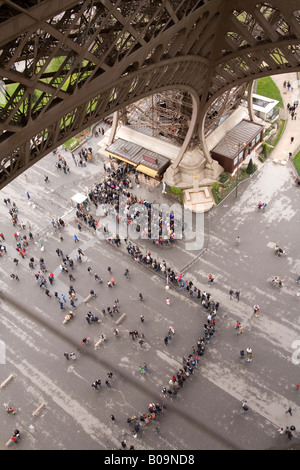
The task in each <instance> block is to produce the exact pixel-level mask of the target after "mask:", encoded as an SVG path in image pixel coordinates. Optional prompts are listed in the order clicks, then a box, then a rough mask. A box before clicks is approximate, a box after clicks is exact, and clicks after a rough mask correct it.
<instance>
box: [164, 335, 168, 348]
mask: <svg viewBox="0 0 300 470" xmlns="http://www.w3.org/2000/svg"><path fill="white" fill-rule="evenodd" d="M168 342H169V338H168V336H165V338H164V343H165V345H166V346H168Z"/></svg>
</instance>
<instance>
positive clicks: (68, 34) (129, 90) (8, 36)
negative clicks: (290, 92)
mask: <svg viewBox="0 0 300 470" xmlns="http://www.w3.org/2000/svg"><path fill="white" fill-rule="evenodd" d="M299 59H300V0H288V1H286V0H271V1H268V2H259V1H258V0H200V1H196V0H22V1H21V0H0V79H1V82H0V188H1V187H4V186H5V185H6V184H8V183H9V182H10V181H12V180H13V179H14V178H15V177H16V176H18V175H19V174H21V173H22V172H23V171H25V170H26V169H27V168H28V167H30V166H31V165H33V164H34V163H35V162H37V161H38V160H40V159H41V158H42V157H44V156H45V155H46V154H48V153H49V152H50V151H51V150H53V149H54V148H56V147H57V146H59V145H60V144H62V143H64V142H65V141H66V140H68V139H69V138H71V137H72V136H74V135H76V134H77V133H79V132H80V131H81V130H83V129H85V128H86V127H88V126H90V125H92V124H94V123H96V122H98V121H99V120H100V119H101V118H103V117H105V116H107V115H108V114H111V113H113V112H115V111H118V110H120V109H122V108H125V107H126V106H128V105H129V104H132V103H134V102H136V101H138V100H139V99H141V98H143V97H146V96H149V95H152V94H155V93H158V92H159V93H161V92H164V91H166V90H175V89H176V90H182V91H183V92H187V93H189V94H190V96H191V100H192V109H193V111H192V117H191V121H190V127H189V129H188V131H187V134H186V137H185V140H184V142H183V145H182V147H181V149H180V151H179V153H178V157H177V159H176V161H175V162H174V163H173V167H174V168H175V167H176V166H178V164H179V163H180V160H181V158H182V156H183V154H184V152H185V150H186V148H187V146H188V144H189V142H190V140H191V138H192V136H193V135H195V133H198V135H199V138H200V141H201V144H202V149H203V152H204V155H205V157H206V159H207V162H208V164H209V163H211V160H210V159H211V157H210V155H209V152H208V150H207V148H206V144H205V132H206V130H207V129H208V127H209V125H211V123H212V122H213V121H214V120H215V119H220V116H221V115H222V113H224V112H227V111H228V108H229V107H231V106H236V104H237V101H238V100H239V99H241V97H242V95H243V93H241V90H243V89H244V87H245V86H246V84H251V83H252V82H253V80H255V79H257V78H260V77H263V76H268V75H273V74H278V73H283V72H295V71H299V70H300V62H299Z"/></svg>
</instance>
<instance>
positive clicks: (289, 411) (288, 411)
mask: <svg viewBox="0 0 300 470" xmlns="http://www.w3.org/2000/svg"><path fill="white" fill-rule="evenodd" d="M285 413H289V414H290V415H291V416H293V413H292V408H291V407H290V406H289V407H288V409H287V410H286V412H285Z"/></svg>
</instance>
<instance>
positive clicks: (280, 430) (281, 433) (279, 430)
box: [277, 428, 284, 436]
mask: <svg viewBox="0 0 300 470" xmlns="http://www.w3.org/2000/svg"><path fill="white" fill-rule="evenodd" d="M277 432H278V433H279V434H280V435H281V436H282V435H283V433H284V429H283V428H279V429H278V430H277Z"/></svg>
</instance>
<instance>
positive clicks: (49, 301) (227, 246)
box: [0, 136, 300, 450]
mask: <svg viewBox="0 0 300 470" xmlns="http://www.w3.org/2000/svg"><path fill="white" fill-rule="evenodd" d="M284 138H286V139H288V136H287V137H284ZM284 138H283V139H284ZM282 142H283V140H282ZM91 145H92V146H93V148H94V149H96V146H97V141H96V139H94V138H93V139H92V141H91ZM61 153H62V155H64V156H65V157H66V159H67V160H68V163H69V166H70V169H71V173H70V174H69V175H64V174H62V173H61V172H58V171H57V170H56V169H55V161H56V157H55V156H54V155H49V156H47V157H46V158H45V159H43V161H41V162H40V163H39V164H38V165H36V166H34V167H32V168H31V169H30V170H29V171H28V172H27V179H26V178H25V177H24V176H20V177H19V178H18V179H17V180H15V181H14V182H13V183H12V184H11V185H10V186H9V187H6V188H4V190H3V191H2V199H4V197H10V198H11V200H13V201H15V202H16V204H17V206H18V208H19V211H20V216H19V218H20V221H24V222H26V223H27V221H28V222H29V223H30V225H31V227H32V232H33V234H34V242H30V246H29V248H28V256H29V254H30V255H33V256H34V257H35V258H36V259H38V258H39V257H40V256H43V257H44V258H45V261H46V265H47V268H48V271H54V272H55V273H56V280H55V283H54V285H53V286H52V287H51V292H52V293H53V291H54V290H55V289H57V290H58V291H59V293H62V292H61V291H62V290H64V292H67V290H68V286H69V281H68V278H67V277H66V275H65V274H60V273H59V271H58V266H59V262H60V261H59V258H58V257H57V255H56V253H55V250H56V248H57V247H61V248H62V249H63V250H64V252H66V253H68V254H72V256H73V255H74V254H75V253H76V249H77V244H75V243H74V239H73V235H74V234H75V233H77V228H76V223H75V221H74V210H72V206H71V203H70V199H71V197H72V196H73V195H74V194H75V193H76V192H78V191H80V192H81V191H84V190H85V188H86V187H90V186H91V185H92V184H93V183H94V182H95V181H97V180H99V178H101V175H102V174H103V164H102V159H101V158H94V159H93V161H92V162H89V163H88V165H87V167H86V168H79V167H77V166H75V165H74V163H73V161H72V157H71V154H70V153H67V152H64V151H61ZM44 174H48V176H49V179H50V181H51V183H50V185H46V184H44V178H43V175H44ZM27 190H28V191H29V194H30V196H31V199H30V201H29V202H30V205H29V204H28V201H27V198H26V191H27ZM134 190H136V191H137V190H139V191H140V194H141V195H143V197H145V198H148V199H149V200H151V201H154V200H155V201H159V202H160V201H163V200H164V198H163V195H162V194H161V188H160V187H157V188H150V187H148V186H144V185H140V188H134ZM259 200H263V201H264V202H267V209H266V212H261V211H259V210H258V209H257V202H258V201H259ZM298 201H299V190H298V188H297V187H296V186H295V185H294V184H293V177H292V172H291V168H290V166H289V165H287V166H282V165H275V164H274V163H273V162H272V161H271V160H270V161H268V162H267V163H266V164H265V165H264V166H263V167H262V168H261V169H260V171H259V172H258V173H256V174H255V175H254V176H253V177H252V178H251V180H250V181H248V182H246V183H244V184H241V185H240V186H239V188H238V197H237V198H235V194H234V193H232V194H231V195H230V196H229V197H228V198H227V199H226V200H225V201H224V202H223V203H222V204H221V205H220V206H218V207H216V208H214V209H213V210H212V211H211V212H210V213H209V214H208V215H207V216H206V217H205V229H206V238H205V246H204V247H203V248H204V249H200V250H194V251H190V250H187V249H186V246H185V244H184V241H178V242H176V244H175V246H173V247H159V246H156V245H153V244H152V243H151V242H147V241H144V240H143V241H141V242H140V243H139V245H140V246H141V248H142V249H143V250H147V251H151V253H152V255H153V256H156V257H157V258H158V259H165V260H166V262H167V264H168V265H171V266H172V267H174V269H176V270H177V271H178V272H180V271H181V270H182V268H185V269H184V276H185V278H186V279H192V280H193V282H194V283H195V284H196V285H197V286H199V288H200V289H201V290H209V291H210V292H211V294H212V297H213V298H214V299H215V300H217V301H219V302H220V310H219V311H218V315H217V324H216V335H215V337H214V338H213V339H212V341H211V342H210V344H209V345H207V348H206V349H207V350H206V353H205V355H204V357H203V358H201V360H200V364H199V366H198V368H197V370H196V371H195V373H194V374H193V375H192V376H191V377H189V378H188V380H187V382H186V383H185V384H184V386H183V388H182V389H181V390H180V391H179V394H178V397H177V398H176V400H174V401H173V402H172V403H171V402H169V401H167V403H166V406H167V408H166V409H165V410H164V412H163V413H162V414H161V415H160V416H159V417H158V420H157V422H158V423H159V427H160V430H161V434H160V435H157V434H156V433H155V425H156V423H150V424H149V426H148V425H147V427H145V428H143V430H142V431H141V432H140V433H138V436H137V438H134V437H133V434H132V428H130V427H129V426H128V425H127V423H126V419H127V417H128V416H132V415H133V414H137V415H139V414H140V413H142V412H144V411H146V410H147V406H148V403H150V402H153V401H154V400H155V401H160V402H162V401H163V399H162V397H161V396H160V393H161V389H162V387H163V386H167V385H168V381H169V380H170V377H171V376H172V375H173V374H174V372H176V371H177V370H178V368H179V367H180V366H181V357H182V355H187V354H189V353H190V352H191V348H192V346H193V345H194V344H195V342H196V341H197V339H198V337H199V336H201V335H202V334H203V329H202V328H203V323H204V322H205V321H206V316H207V314H206V312H205V311H204V310H203V309H202V308H201V307H200V306H199V304H198V303H197V301H196V300H194V299H190V298H188V297H187V295H186V294H184V292H182V291H178V290H176V289H170V290H168V291H166V288H165V285H166V284H165V280H164V279H163V278H162V277H161V276H160V275H157V274H156V273H154V272H153V271H152V270H151V269H147V268H145V266H143V265H140V264H138V263H136V262H134V261H133V260H132V259H131V258H130V257H129V256H128V255H127V254H126V249H125V245H124V244H123V243H122V245H121V247H120V248H119V249H118V248H115V247H114V246H111V245H109V244H107V243H106V242H104V241H101V240H100V241H99V240H98V238H96V237H95V236H94V234H93V232H92V231H90V230H86V229H84V230H83V231H82V233H80V236H79V238H80V243H79V244H78V247H79V246H80V247H81V248H82V249H83V252H84V253H85V256H84V257H83V262H82V263H75V270H74V273H73V274H74V277H75V279H76V281H75V282H74V283H73V285H74V287H75V289H76V293H77V294H78V299H79V300H78V308H77V309H76V310H75V318H74V319H73V320H72V322H71V323H69V324H66V325H64V324H63V318H64V314H65V313H66V312H67V309H66V311H63V312H62V311H60V309H59V307H58V304H57V303H56V301H55V300H54V299H53V298H47V296H45V294H44V292H43V291H42V289H40V288H39V287H38V286H37V285H36V284H35V281H34V276H33V271H31V270H30V269H29V267H28V256H27V258H26V259H25V260H21V262H20V264H19V266H18V267H15V266H14V264H13V261H12V256H13V253H14V247H15V241H14V237H13V232H14V229H13V227H12V226H11V225H10V220H9V216H8V214H7V207H5V206H4V204H3V203H2V202H1V204H0V222H1V224H0V231H1V232H3V233H4V235H5V236H6V240H5V244H6V246H7V248H8V255H6V256H4V257H2V258H1V259H0V272H1V279H0V290H1V292H2V294H3V297H2V299H1V311H0V324H1V330H0V334H1V336H0V338H1V340H2V341H4V342H5V344H6V364H2V365H1V366H0V381H1V382H2V381H4V380H5V379H6V378H7V377H8V376H9V375H10V374H13V375H14V379H13V381H12V382H11V383H10V384H8V385H7V386H6V387H5V388H4V389H1V390H0V393H1V395H2V399H3V403H4V402H7V401H9V402H11V404H12V405H13V406H15V407H16V409H17V414H16V415H15V416H8V415H6V414H5V411H4V409H3V420H2V422H1V424H0V439H1V443H2V447H5V442H6V441H7V439H8V437H9V435H10V433H11V432H12V431H13V429H15V427H18V428H19V429H20V430H21V433H22V436H23V439H22V441H20V443H19V444H18V445H20V447H18V448H20V449H35V450H37V449H50V450H53V449H70V450H72V449H118V448H119V447H120V443H121V441H122V440H123V439H124V438H125V439H126V440H127V443H128V445H130V444H133V445H134V446H135V448H136V449H138V450H141V449H146V450H149V449H155V450H189V449H190V450H192V449H195V450H201V449H214V450H215V449H270V448H288V447H290V445H291V443H290V442H288V441H287V438H286V436H279V435H278V432H277V430H278V428H279V427H285V426H288V425H289V426H290V425H292V424H294V425H295V426H296V428H297V429H298V428H299V426H300V423H299V416H300V415H299V407H298V400H299V396H298V393H299V392H298V391H296V387H295V385H296V383H298V382H299V381H300V377H299V365H298V364H297V363H295V360H293V357H295V356H293V354H295V353H297V350H296V349H295V348H294V347H293V344H295V342H296V341H298V340H299V339H300V338H299V321H298V312H299V300H300V299H299V297H297V287H298V286H297V284H296V282H295V280H296V277H297V275H299V270H300V265H299V249H298V244H297V242H298V243H299V241H298V238H299V237H298V229H299V210H298V207H299V202H298ZM52 217H63V218H64V220H66V224H67V225H66V228H65V229H64V230H63V232H62V233H63V236H64V241H63V242H60V241H59V238H58V233H57V232H56V231H55V230H53V228H52V226H51V223H50V222H51V218H52ZM22 233H28V229H26V230H25V231H23V232H22ZM237 235H238V236H240V237H241V243H240V246H238V247H237V246H236V245H235V239H236V236H237ZM40 239H42V240H43V244H44V247H45V250H44V251H43V252H42V251H41V248H40ZM276 242H278V243H279V244H280V246H282V247H283V248H284V249H285V250H287V256H286V257H284V258H278V257H276V256H275V254H274V244H275V243H276ZM89 265H91V266H92V268H93V271H94V272H97V273H98V274H99V275H100V276H101V277H102V278H103V280H104V284H103V285H97V284H96V283H95V281H94V279H93V276H91V275H89V274H88V273H87V266H89ZM108 265H110V266H112V269H113V276H114V277H115V279H116V288H114V289H109V288H107V287H106V285H105V282H106V280H107V279H108V273H107V266H108ZM126 267H128V268H129V271H130V280H129V281H127V280H126V279H125V277H124V276H123V273H124V270H125V268H126ZM11 272H15V273H18V275H19V277H20V282H19V283H17V281H13V280H12V279H10V278H9V274H10V273H11ZM210 272H212V273H213V275H214V277H215V283H214V284H213V285H212V286H208V284H207V275H208V273H210ZM271 275H279V276H281V277H283V278H284V286H283V288H282V289H275V288H274V287H273V286H272V285H271V284H270V282H269V281H268V278H269V277H270V276H271ZM91 288H94V289H95V291H96V292H97V299H96V300H92V301H90V302H89V303H88V304H84V303H83V299H84V298H85V297H86V295H87V294H88V292H89V290H90V289H91ZM230 288H232V289H234V290H240V292H241V296H240V301H239V302H238V301H237V300H236V299H232V300H230V298H229V294H228V292H229V289H230ZM139 292H142V293H143V295H144V297H145V302H140V301H139V300H138V294H139ZM167 292H168V294H167ZM166 295H168V296H169V297H170V299H171V306H167V305H166V302H165V299H166ZM116 297H117V298H118V299H119V300H120V314H119V315H121V314H122V313H123V312H125V313H126V317H125V320H124V321H123V322H122V323H121V324H120V325H119V326H118V328H119V330H120V336H119V338H116V337H114V335H113V328H115V327H116V323H115V320H116V318H118V316H115V317H114V318H110V317H109V316H108V315H106V316H105V317H103V315H102V313H101V310H102V308H103V307H107V306H112V304H113V302H114V300H115V298H116ZM254 304H259V305H260V308H261V314H260V316H259V317H258V318H255V317H254V315H253V305H254ZM88 310H91V311H92V312H93V313H95V314H96V315H98V316H99V318H100V320H101V323H100V324H93V325H88V324H87V322H86V320H85V314H86V313H87V311H88ZM141 314H143V315H144V316H145V323H143V324H142V323H141V322H140V315H141ZM237 320H239V321H241V323H242V325H243V327H244V333H243V334H241V335H239V336H238V335H237V334H236V330H235V323H236V321H237ZM169 326H173V327H174V328H175V336H174V337H173V338H172V340H171V341H170V342H169V344H168V346H165V345H164V343H163V337H164V335H165V334H166V331H167V329H168V327H169ZM132 329H137V330H138V331H139V332H143V333H144V334H145V339H146V341H145V344H144V346H143V347H141V346H140V345H139V344H138V343H137V342H136V341H133V340H132V339H131V336H129V331H131V330H132ZM101 334H105V335H106V336H107V342H106V343H104V344H101V346H100V347H99V349H98V350H94V344H95V342H96V341H97V340H98V339H99V338H100V335H101ZM84 336H89V337H90V338H91V344H90V345H89V346H88V349H87V350H86V352H85V354H84V351H81V352H80V351H77V349H78V348H79V344H80V341H81V339H82V338H83V337H84ZM246 347H251V348H252V349H253V355H254V358H253V361H252V363H247V362H245V360H240V358H239V351H240V349H243V348H244V349H245V348H246ZM73 349H74V350H75V351H76V354H77V360H76V361H75V362H72V361H67V360H66V359H65V358H64V356H63V353H64V352H65V351H69V352H70V351H71V350H73ZM143 362H147V364H148V365H149V372H148V373H146V374H145V375H143V374H141V373H140V372H139V366H140V365H141V363H143ZM109 370H112V371H113V372H114V381H113V382H112V387H111V388H107V387H106V386H105V384H104V382H105V379H106V373H107V372H108V371H109ZM97 378H100V379H102V383H103V385H102V389H101V390H100V391H99V392H97V391H95V390H92V388H91V383H92V382H93V381H94V380H96V379H97ZM243 397H246V398H247V400H248V405H249V412H248V413H247V414H246V415H244V414H242V410H241V400H242V398H243ZM41 403H46V407H45V408H44V409H43V410H42V411H41V413H40V414H39V415H38V416H36V417H33V416H32V412H33V411H34V410H35V409H36V408H37V407H38V405H39V404H41ZM289 406H291V407H292V409H293V416H292V417H291V416H290V415H288V414H286V413H285V411H286V410H287V409H288V407H289ZM112 413H113V414H114V415H115V417H116V423H112V422H111V420H110V415H111V414H112ZM299 429H300V428H299ZM297 442H298V434H297V432H296V433H295V436H294V437H293V441H292V443H293V444H294V445H295V443H297ZM13 449H16V447H14V448H13Z"/></svg>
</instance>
